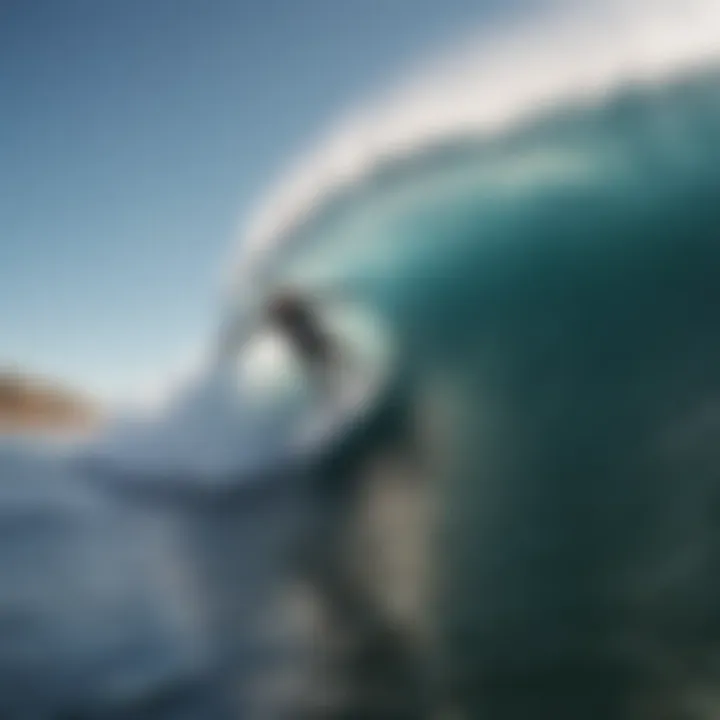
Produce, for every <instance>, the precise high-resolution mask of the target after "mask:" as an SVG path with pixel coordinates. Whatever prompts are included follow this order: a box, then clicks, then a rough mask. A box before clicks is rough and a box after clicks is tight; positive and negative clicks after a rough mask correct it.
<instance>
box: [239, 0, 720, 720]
mask: <svg viewBox="0 0 720 720" xmlns="http://www.w3.org/2000/svg"><path fill="white" fill-rule="evenodd" d="M719 31H720V6H718V4H717V3H716V2H713V1H712V0H710V1H699V2H692V3H687V2H685V3H670V2H654V3H651V2H640V3H610V4H606V5H605V6H604V8H603V9H597V10H596V11H592V12H586V13H585V14H584V15H582V16H580V15H578V14H577V12H575V11H573V13H570V12H569V11H568V10H567V8H564V9H562V10H558V11H557V12H556V13H555V14H554V15H552V17H548V18H545V19H542V20H538V19H537V18H536V19H535V20H534V21H533V24H531V25H527V26H524V27H522V28H520V29H516V30H513V31H512V32H508V33H506V34H505V36H504V37H502V38H498V37H497V36H495V37H493V36H491V35H490V34H489V31H488V33H487V34H486V35H485V36H480V39H478V40H477V41H476V44H475V46H474V47H472V48H471V49H470V50H469V51H463V52H460V53H456V54H455V55H453V56H452V57H450V58H448V59H446V60H445V61H443V62H441V63H440V64H439V65H438V66H435V67H434V69H433V68H431V69H429V70H426V72H424V73H420V76H419V77H420V79H419V80H417V81H416V82H414V83H409V84H407V83H406V84H404V85H403V84H401V85H400V88H399V89H397V88H396V89H395V90H394V91H393V92H391V93H388V96H387V97H386V98H385V101H384V102H380V103H379V104H377V105H375V106H367V107H366V109H365V110H363V111H362V112H360V113H357V114H355V115H352V116H350V119H349V120H346V121H345V123H341V125H340V126H339V129H338V130H336V132H335V133H330V134H329V139H328V140H327V142H326V143H325V144H321V145H320V147H319V149H318V150H316V151H313V152H311V153H309V154H308V156H307V157H306V158H305V159H304V160H303V161H302V162H300V163H299V165H298V166H297V168H296V170H295V171H294V172H292V173H290V174H289V175H288V177H287V178H286V181H285V182H284V183H281V186H280V188H279V189H278V191H277V192H276V193H274V194H271V195H270V197H269V199H268V201H267V203H266V204H265V205H264V206H263V207H262V209H261V210H260V212H259V213H258V215H257V217H256V218H255V220H254V221H253V222H251V223H250V224H249V226H248V228H247V229H246V232H245V233H244V235H243V239H242V244H241V249H240V262H239V265H238V272H237V274H236V275H235V276H234V277H233V284H234V288H235V289H234V291H235V292H239V293H241V294H242V293H243V292H244V291H248V290H249V291H250V292H255V291H256V290H259V291H263V290H265V289H267V288H268V287H269V286H272V285H273V284H275V283H288V282H290V283H294V284H299V285H301V286H304V287H306V288H308V290H309V291H317V292H321V291H322V290H323V289H327V288H341V289H343V290H345V291H347V292H351V293H354V294H355V295H356V296H358V297H361V298H362V299H363V301H364V302H365V303H367V305H368V306H370V307H372V308H374V309H375V311H376V312H378V313H380V314H381V315H382V316H383V317H384V318H385V319H386V320H388V321H389V322H390V324H391V326H392V327H394V329H395V333H396V337H397V341H398V343H399V345H400V347H401V349H402V350H403V351H404V353H405V356H406V357H407V358H409V361H410V362H411V363H412V364H413V365H414V366H415V368H416V370H418V372H417V373H416V376H417V377H418V378H420V380H419V382H420V384H421V385H422V384H423V383H425V382H429V378H433V382H436V383H438V384H439V385H440V386H441V387H442V390H443V392H444V393H445V397H447V398H450V399H451V402H450V403H449V405H450V406H451V408H452V418H453V421H452V423H451V429H450V431H449V433H448V435H447V438H448V442H450V443H451V445H452V451H451V452H450V453H448V455H447V460H446V466H445V468H444V471H443V472H442V473H441V474H442V475H443V478H442V479H443V483H444V484H443V487H444V488H445V499H446V504H447V517H448V518H449V519H450V522H449V523H448V525H447V527H446V528H445V532H444V533H443V534H442V538H443V539H442V542H443V544H442V547H443V551H442V553H443V557H444V558H445V562H444V564H443V567H444V571H445V577H444V583H443V587H444V590H445V591H444V592H443V593H441V598H440V599H439V600H438V603H439V607H440V608H441V609H442V612H441V615H442V618H443V623H444V626H445V629H446V631H447V633H446V638H447V639H448V643H449V646H450V647H451V648H452V651H451V652H450V653H449V657H451V658H453V660H454V661H455V663H456V664H455V665H454V668H455V670H456V671H457V677H458V678H459V680H458V683H459V687H461V688H462V689H461V693H462V692H464V693H467V695H466V698H469V699H468V702H470V703H471V704H472V705H473V706H475V707H480V706H483V705H484V706H486V707H488V706H489V707H491V708H492V707H493V703H498V705H497V707H498V708H502V707H504V706H503V705H502V703H504V702H507V700H508V698H507V696H506V695H503V692H502V688H503V687H510V686H516V685H514V684H516V683H517V682H519V680H518V678H522V677H535V675H534V673H538V672H541V673H549V675H547V674H546V675H543V677H544V678H545V681H544V682H545V684H544V686H543V687H545V689H546V690H547V691H548V693H550V694H551V695H552V692H557V693H559V692H560V690H559V688H560V687H562V688H564V690H563V692H566V691H567V688H568V682H574V687H577V688H579V689H578V693H577V694H578V697H577V698H576V701H577V706H574V707H573V708H572V710H571V711H569V714H567V715H563V714H562V713H561V714H558V713H555V714H553V713H552V712H550V711H548V713H547V714H543V711H542V709H541V708H540V706H539V705H537V702H539V701H537V698H535V700H536V704H535V705H534V706H533V710H532V712H530V711H529V710H528V713H527V714H525V715H523V713H522V712H520V714H519V715H518V717H526V716H530V715H531V714H532V715H534V716H536V717H546V716H547V717H560V716H562V717H565V716H567V717H591V716H592V717H595V716H597V717H603V718H607V717H620V716H623V717H624V716H625V715H622V714H621V713H620V711H619V710H618V707H617V705H616V704H615V703H618V702H619V698H620V697H621V696H622V699H623V702H625V701H626V700H627V697H626V695H624V694H623V693H624V692H625V690H627V687H628V684H629V683H631V678H634V679H635V680H636V679H637V677H638V676H637V673H636V671H637V668H638V667H640V668H642V671H643V672H646V673H650V674H651V673H652V672H655V671H657V672H659V673H660V675H659V676H657V677H664V678H665V679H664V680H657V683H658V685H657V686H658V687H661V686H662V685H663V683H664V682H670V681H669V680H668V679H667V675H666V676H663V675H662V673H666V674H669V675H672V682H676V683H677V682H679V683H680V684H682V682H684V681H683V680H682V679H681V680H678V678H686V677H687V675H688V673H690V674H691V673H692V672H693V670H692V669H693V668H695V667H697V666H698V663H700V664H702V662H704V661H708V662H709V660H708V658H710V657H711V656H712V653H713V652H714V649H713V647H714V646H713V645H712V641H711V638H710V636H709V635H704V628H709V627H715V625H716V619H717V618H716V614H717V613H716V608H717V607H720V604H719V603H720V588H719V587H718V583H716V582H715V581H714V580H713V578H714V577H717V576H718V572H717V571H718V568H717V567H716V564H715V560H714V558H716V557H717V553H716V551H715V550H714V549H713V548H715V547H716V546H718V547H720V542H719V541H718V539H717V538H715V534H716V533H715V531H714V530H713V528H714V527H715V525H714V524H713V521H712V519H711V517H710V516H709V515H708V514H707V513H706V512H704V510H703V508H704V507H706V506H707V505H706V504H707V502H708V501H709V498H716V496H717V494H718V492H717V490H716V488H715V482H714V473H715V472H716V468H717V465H718V463H717V462H716V461H715V459H713V458H714V457H715V456H714V455H713V454H712V450H711V448H712V447H715V446H716V444H717V436H718V422H717V416H718V414H717V413H716V412H715V410H713V408H716V407H717V406H718V405H717V403H718V399H719V398H720V371H718V370H717V368H719V367H720V337H719V336H718V332H717V329H716V320H715V312H714V311H713V310H712V308H717V307H720V288H719V287H718V283H717V281H716V278H717V271H718V269H719V268H720V245H719V244H718V242H717V237H718V230H717V228H718V227H720V208H719V207H718V203H717V197H718V195H720V42H718V37H720V34H719ZM428 412H431V411H428ZM669 438H671V439H669ZM678 438H684V439H682V440H679V439H678ZM673 573H675V574H674V575H673ZM555 672H556V673H557V674H556V675H554V676H553V675H552V673H555ZM553 677H554V678H555V679H553ZM556 681H557V682H558V683H562V684H561V685H558V686H555V685H553V683H555V682H556ZM508 683H509V684H508ZM553 688H554V690H553ZM562 697H564V698H565V700H563V702H565V703H566V705H567V704H568V703H570V704H572V698H570V697H569V696H567V694H565V695H563V696H562ZM590 698H592V700H590ZM556 699H557V698H556ZM475 703H478V704H477V705H475ZM593 708H594V709H593ZM593 712H594V713H595V715H593V714H592V713H593ZM498 716H502V717H506V716H508V717H510V716H511V715H503V714H502V712H501V713H500V715H498ZM512 717H515V715H512Z"/></svg>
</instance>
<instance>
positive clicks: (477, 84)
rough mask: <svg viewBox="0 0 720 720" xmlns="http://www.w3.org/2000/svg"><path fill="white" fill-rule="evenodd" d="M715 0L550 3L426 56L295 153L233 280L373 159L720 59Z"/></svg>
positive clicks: (474, 134)
mask: <svg viewBox="0 0 720 720" xmlns="http://www.w3.org/2000/svg"><path fill="white" fill-rule="evenodd" d="M718 37H720V4H718V3H717V2H715V0H681V1H680V0H655V1H653V0H642V1H639V2H638V1H636V2H632V1H630V0H623V1H616V2H609V3H604V4H603V5H602V6H596V7H593V8H584V9H583V11H582V12H579V11H577V10H569V9H568V8H567V7H565V8H563V7H557V8H555V10H554V11H552V12H550V13H549V14H547V15H546V16H545V17H543V18H534V19H533V20H532V21H530V22H525V23H524V24H522V25H517V26H516V27H513V28H511V29H510V30H507V31H503V32H502V33H500V34H499V35H497V36H492V35H490V34H489V32H487V31H486V32H485V33H483V34H480V35H479V36H475V37H474V38H473V39H472V40H471V41H470V42H467V43H465V45H464V47H462V48H461V49H460V50H456V51H454V52H452V53H449V54H447V55H446V56H445V57H440V58H439V59H437V60H436V61H434V62H429V63H425V66H424V67H423V68H420V69H419V71H418V73H417V74H416V76H415V77H414V78H413V79H410V80H409V81H408V80H406V81H404V82H400V83H399V84H397V85H396V86H395V87H391V88H389V89H388V90H387V91H386V92H385V93H384V94H383V95H382V96H380V97H379V99H378V100H377V101H376V102H375V103H371V104H368V105H365V106H364V107H362V108H360V109H359V110H358V111H356V112H354V113H351V114H349V115H348V116H346V118H345V120H344V121H342V122H340V123H339V124H338V125H337V126H336V127H335V129H334V130H333V131H331V132H330V133H329V134H328V135H327V136H326V138H325V140H324V141H323V142H321V143H319V144H318V145H317V146H316V147H314V148H312V149H311V150H310V151H309V152H308V153H306V155H305V156H304V157H302V158H300V160H299V161H298V162H297V163H296V164H295V165H294V167H292V168H291V169H290V171H289V172H288V174H287V175H286V176H285V177H284V178H283V179H282V181H281V182H280V183H279V185H278V186H277V187H276V188H275V189H274V191H273V192H271V193H270V194H269V195H268V197H267V199H266V201H265V202H264V203H263V204H262V205H261V206H260V207H259V209H258V212H257V213H256V214H255V216H254V217H252V218H251V220H250V222H249V224H248V225H247V227H246V228H245V230H244V232H243V241H242V244H241V247H240V255H239V262H238V263H237V264H236V265H235V267H236V268H237V270H236V273H235V275H234V277H233V278H232V288H233V290H236V289H237V288H238V287H240V288H253V287H257V283H258V282H262V278H263V277H264V275H265V274H266V273H267V272H268V271H269V270H270V269H271V267H272V263H273V261H274V258H276V257H277V256H278V255H280V254H282V253H283V251H284V249H285V247H286V246H287V245H290V244H293V238H294V237H296V236H297V235H299V234H300V233H299V231H300V230H302V228H304V227H305V226H306V225H307V224H308V223H309V222H311V221H312V220H313V219H314V218H315V217H316V215H317V214H318V213H319V212H321V210H322V208H325V207H327V206H328V205H329V204H331V203H332V202H333V200H334V199H335V198H336V197H338V196H339V195H342V193H343V192H344V191H345V190H346V189H347V188H348V187H352V186H356V185H362V184H363V183H365V182H367V181H368V180H369V179H371V178H372V177H373V175H374V174H375V173H376V172H377V171H378V168H381V167H387V166H388V165H390V166H392V165H402V164H403V163H405V162H407V161H408V160H409V159H412V158H413V157H415V156H416V155H417V154H420V153H424V152H425V151H426V150H427V149H428V148H432V147H433V146H436V145H443V144H446V143H448V141H452V140H460V139H463V138H485V139H488V140H489V139H491V138H492V137H494V136H502V134H503V133H505V132H507V131H509V130H510V129H512V128H513V127H514V126H516V125H518V124H519V123H521V122H526V121H528V120H529V119H532V118H533V117H534V116H537V115H544V114H547V112H548V111H550V110H552V109H555V110H560V109H561V108H562V107H563V106H568V107H571V106H577V105H578V104H585V105H589V104H594V103H600V102H603V101H604V99H606V98H607V97H608V96H610V95H612V94H613V93H614V92H616V91H618V90H619V89H620V88H622V87H623V86H626V85H631V84H653V83H661V82H665V81H667V80H670V79H672V78H673V77H677V76H679V75H683V74H686V73H688V72H692V71H695V70H701V69H703V68H708V67H712V66H714V65H716V64H717V63H718V62H720V43H719V42H718Z"/></svg>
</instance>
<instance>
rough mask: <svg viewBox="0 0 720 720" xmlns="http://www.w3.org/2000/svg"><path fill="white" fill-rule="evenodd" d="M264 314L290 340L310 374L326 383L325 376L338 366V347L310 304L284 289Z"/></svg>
mask: <svg viewBox="0 0 720 720" xmlns="http://www.w3.org/2000/svg"><path fill="white" fill-rule="evenodd" d="M267 313H268V316H269V318H270V321H271V322H272V323H273V324H274V325H275V326H276V327H277V328H279V329H280V330H281V331H282V332H283V334H284V335H285V336H286V337H287V338H288V339H289V340H290V342H291V343H292V345H293V348H294V349H295V352H296V353H297V355H298V357H299V358H300V360H301V362H302V363H303V365H304V366H305V368H306V369H307V370H308V371H309V374H310V375H312V376H313V377H315V378H319V382H320V383H321V384H322V385H324V386H327V380H328V375H329V373H330V372H331V371H332V369H333V368H335V367H336V366H337V355H338V348H337V346H336V344H335V342H334V341H333V340H332V339H331V338H330V336H329V335H328V334H327V333H326V332H325V331H324V330H323V329H322V327H321V325H320V322H319V321H318V318H317V315H316V314H315V312H314V310H313V307H312V304H311V303H310V302H308V301H307V300H305V299H304V298H303V297H301V296H300V295H298V294H296V293H293V292H290V291H285V292H282V293H279V294H277V295H275V296H274V297H273V298H272V300H271V301H270V303H269V304H268V307H267Z"/></svg>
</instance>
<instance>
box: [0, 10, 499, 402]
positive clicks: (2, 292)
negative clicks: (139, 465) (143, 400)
mask: <svg viewBox="0 0 720 720" xmlns="http://www.w3.org/2000/svg"><path fill="white" fill-rule="evenodd" d="M492 3H495V5H493V4H492ZM492 3H491V2H490V0H487V1H485V2H483V1H482V0H476V1H475V2H469V1H461V0H442V1H439V0H256V1H255V2H242V0H102V2H97V1H96V0H33V1H32V2H27V0H15V2H12V1H9V0H4V2H0V366H7V365H10V364H14V365H18V366H20V367H21V368H23V369H25V370H28V371H31V372H37V373H41V374H44V375H50V376H52V377H57V378H60V379H61V380H63V381H65V382H69V383H71V384H72V385H75V386H78V387H80V388H86V389H88V390H90V391H91V392H94V393H97V394H99V395H100V396H101V397H104V398H110V399H116V398H122V397H123V396H125V395H130V396H132V395H137V394H138V393H142V392H143V391H144V390H146V389H149V388H151V387H152V386H153V384H155V383H162V382H163V380H164V378H165V376H166V374H167V373H168V372H170V371H172V370H173V369H174V368H176V367H177V366H178V365H182V364H183V362H184V361H185V358H186V357H187V356H188V354H191V353H192V352H193V348H196V347H198V346H200V345H201V344H202V343H205V342H207V341H209V339H210V337H211V335H212V332H213V331H214V329H215V325H216V323H217V321H218V318H219V316H218V309H219V302H220V283H219V278H220V276H221V271H222V267H221V264H222V263H223V262H224V261H226V260H227V259H228V257H229V255H230V253H229V249H230V247H231V245H232V244H233V243H236V242H238V239H239V238H238V233H237V229H238V227H239V223H240V221H241V220H242V219H243V217H245V216H246V215H247V213H248V212H249V211H250V210H251V209H252V207H253V204H254V203H255V201H256V200H257V199H258V198H259V197H261V195H262V192H263V190H264V189H265V188H267V187H268V186H270V185H271V184H272V182H273V180H275V179H276V178H278V177H279V176H280V175H281V172H282V169H283V166H284V165H285V164H286V163H287V162H288V160H289V159H291V158H292V157H293V156H294V155H295V154H297V153H298V152H300V151H302V150H303V148H304V147H305V146H306V144H307V143H308V142H310V141H311V140H312V138H313V137H315V136H316V135H317V134H318V132H320V130H321V129H322V127H323V126H324V125H326V124H327V123H328V121H330V120H331V119H332V117H333V116H334V115H335V114H337V113H338V112H339V111H342V110H343V108H345V107H346V106H348V105H352V104H354V103H356V102H357V101H358V100H359V99H361V98H362V97H363V96H365V95H368V94H372V91H373V89H374V88H378V87H380V88H381V87H382V83H383V81H384V79H386V78H387V77H388V75H393V74H394V73H396V72H397V70H398V69H400V68H402V67H404V66H407V65H408V64H412V62H413V59H414V58H416V57H423V56H425V55H426V54H427V53H429V52H432V49H433V48H434V47H435V46H437V45H441V46H447V44H448V42H449V41H450V40H451V39H452V38H453V36H455V35H457V34H459V33H461V32H463V33H464V32H466V31H467V29H468V27H469V26H474V25H479V24H481V23H483V22H493V21H495V20H496V19H497V18H498V17H500V15H501V14H507V12H508V7H509V4H508V3H504V6H505V9H504V10H501V9H500V8H502V7H503V3H502V0H492Z"/></svg>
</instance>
